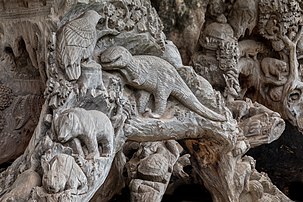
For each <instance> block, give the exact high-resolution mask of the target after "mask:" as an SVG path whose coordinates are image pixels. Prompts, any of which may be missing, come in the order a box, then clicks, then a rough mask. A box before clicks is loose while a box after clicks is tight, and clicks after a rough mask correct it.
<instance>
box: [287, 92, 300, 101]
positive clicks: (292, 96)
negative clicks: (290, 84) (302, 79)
mask: <svg viewBox="0 0 303 202" xmlns="http://www.w3.org/2000/svg"><path fill="white" fill-rule="evenodd" d="M300 97H301V92H300V91H299V90H295V91H293V92H292V93H290V94H289V96H288V101H289V102H294V101H297V100H299V99H300Z"/></svg>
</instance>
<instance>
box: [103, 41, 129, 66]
mask: <svg viewBox="0 0 303 202" xmlns="http://www.w3.org/2000/svg"><path fill="white" fill-rule="evenodd" d="M100 60H101V65H102V68H103V69H104V70H119V69H121V68H125V67H127V66H128V64H130V62H131V60H132V55H131V54H130V52H129V51H128V50H127V49H126V48H124V47H122V46H112V47H110V48H108V49H106V51H104V52H103V54H102V55H101V57H100Z"/></svg>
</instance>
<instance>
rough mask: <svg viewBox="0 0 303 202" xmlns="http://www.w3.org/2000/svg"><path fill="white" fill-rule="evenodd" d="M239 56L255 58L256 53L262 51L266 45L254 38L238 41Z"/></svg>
mask: <svg viewBox="0 0 303 202" xmlns="http://www.w3.org/2000/svg"><path fill="white" fill-rule="evenodd" d="M239 50H240V56H241V57H243V56H245V57H246V58H249V57H252V58H253V59H254V60H257V55H258V53H264V52H265V51H266V47H265V45H264V44H263V43H261V42H257V41H254V40H243V41H239Z"/></svg>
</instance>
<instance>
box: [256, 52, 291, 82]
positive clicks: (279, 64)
mask: <svg viewBox="0 0 303 202" xmlns="http://www.w3.org/2000/svg"><path fill="white" fill-rule="evenodd" d="M261 69H262V71H263V73H264V75H265V77H267V78H270V77H272V76H274V77H277V79H278V80H279V81H281V80H282V79H283V73H284V75H285V73H287V70H288V69H287V63H286V62H284V61H283V60H278V59H275V58H264V59H263V60H262V62H261Z"/></svg>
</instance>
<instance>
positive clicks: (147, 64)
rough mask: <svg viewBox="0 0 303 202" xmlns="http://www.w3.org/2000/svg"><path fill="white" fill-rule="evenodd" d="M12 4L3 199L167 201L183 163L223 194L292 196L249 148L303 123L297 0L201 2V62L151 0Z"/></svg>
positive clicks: (1, 27) (2, 32)
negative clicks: (181, 46) (186, 56)
mask: <svg viewBox="0 0 303 202" xmlns="http://www.w3.org/2000/svg"><path fill="white" fill-rule="evenodd" d="M1 3H2V7H1V4H0V10H1V12H2V13H1V14H0V19H1V22H0V37H1V46H0V48H1V49H0V51H1V52H0V56H1V59H0V68H1V69H0V71H1V73H3V74H2V75H1V76H0V110H1V112H2V113H1V114H0V134H1V136H0V138H1V139H0V142H1V146H0V151H1V152H0V153H1V155H0V163H5V162H8V161H10V160H13V159H15V160H14V162H13V163H12V164H11V165H10V166H7V167H6V168H5V169H1V170H0V171H1V174H0V198H1V201H90V200H91V201H94V200H95V201H97V200H107V201H108V200H110V199H111V198H112V197H113V195H114V194H116V193H119V192H120V191H121V189H122V188H123V187H128V188H129V190H130V201H161V200H162V198H163V195H164V194H165V192H166V190H167V188H168V186H169V185H170V181H171V180H173V179H172V176H176V177H178V178H180V179H183V180H184V181H183V182H185V181H186V178H188V177H191V176H190V175H191V174H192V173H187V172H186V171H185V170H184V167H185V166H191V167H192V168H193V173H195V176H196V178H197V179H198V180H197V181H199V183H203V184H204V185H205V187H206V188H207V189H208V190H209V192H210V193H211V195H212V199H213V201H267V200H268V201H270V200H271V201H290V199H288V198H287V197H286V196H285V195H284V194H283V193H282V192H281V191H280V190H278V189H277V188H276V187H275V186H274V185H273V184H272V182H271V181H270V179H269V178H268V177H267V176H266V174H264V173H259V172H258V171H257V170H256V169H255V161H254V159H253V158H252V157H250V156H246V155H245V154H246V152H247V151H248V150H249V149H250V148H252V147H257V146H259V145H262V144H268V143H271V142H272V141H274V140H276V139H277V138H279V136H280V135H281V134H282V132H283V130H284V128H285V123H284V121H283V119H282V118H284V119H287V120H289V121H291V122H292V124H294V125H295V126H297V127H298V128H299V129H302V128H303V126H302V123H301V119H302V117H301V111H302V110H301V108H302V107H301V88H302V86H303V85H301V83H302V82H301V77H300V76H301V75H300V69H299V68H300V66H299V63H298V58H300V54H301V53H300V51H301V50H300V42H301V41H300V40H301V38H302V29H301V18H300V17H301V15H302V10H301V7H300V4H299V2H297V1H291V2H290V1H282V2H280V3H279V2H276V1H267V0H260V1H240V0H238V1H228V2H225V1H210V2H209V7H208V8H207V6H208V5H207V3H205V5H204V4H203V5H200V6H202V7H203V9H204V11H205V12H204V13H203V15H206V13H208V15H209V16H208V17H206V18H205V19H204V20H205V24H204V20H201V19H200V20H199V22H200V24H199V27H200V28H201V34H200V39H199V40H198V39H197V37H195V40H196V43H197V46H199V47H197V51H194V50H193V49H192V50H191V51H192V52H194V54H193V55H192V56H191V57H190V60H191V62H190V64H191V65H192V66H187V63H186V64H185V65H184V62H183V60H182V59H181V54H180V52H179V51H178V48H177V47H176V46H175V45H174V43H173V42H172V41H169V40H166V36H165V34H164V33H163V24H162V22H161V20H160V18H159V16H158V14H157V12H156V10H155V9H154V8H153V7H152V6H151V3H150V1H149V0H138V1H128V0H118V1H116V0H115V1H114V0H113V1H112V0H110V1H90V0H87V1H60V0H58V1H51V0H47V1H38V0H31V1H22V2H17V1H10V2H8V1H2V2H1ZM281 5H282V6H281ZM283 9H284V10H283ZM30 12H33V14H32V15H29V16H26V14H27V13H30ZM204 17H205V16H204ZM288 17H289V18H290V20H288ZM2 19H3V20H2ZM285 19H287V20H285ZM196 20H197V19H196ZM257 24H258V25H259V28H257ZM14 28H15V29H16V30H23V31H20V32H16V31H14V32H12V33H13V34H11V35H10V34H9V33H10V32H11V31H12V30H13V29H14ZM254 30H257V31H254ZM256 35H258V36H259V37H263V38H264V40H262V41H261V40H260V41H257V40H255V38H256V37H255V36H256ZM243 38H245V39H243ZM264 41H265V42H266V43H265V42H264ZM252 89H253V90H252ZM43 90H44V93H43ZM43 95H44V98H42V97H43ZM258 102H259V103H261V104H259V103H258ZM42 103H44V104H42ZM262 104H264V105H265V106H264V105H262ZM41 106H42V107H41ZM267 107H268V108H267ZM38 109H39V110H38ZM277 112H278V113H277ZM279 113H280V114H279ZM9 114H10V115H12V117H11V118H9V117H8V115H9ZM281 117H282V118H281ZM18 135H19V136H18ZM25 139H26V140H25ZM23 140H24V142H26V143H23V145H22V144H20V142H21V141H23ZM14 142H16V143H17V144H16V145H17V146H16V147H12V145H13V144H14ZM19 145H22V146H23V147H22V148H21V147H20V148H21V149H19V150H18V148H19ZM9 147H11V148H9ZM25 147H26V149H25ZM2 151H3V152H2ZM4 151H5V154H3V155H2V153H4ZM18 156H19V157H18ZM189 156H190V157H189ZM17 157H18V158H17ZM16 158H17V159H16ZM125 169H126V171H127V172H126V173H124V174H123V170H125ZM58 179H59V180H58ZM27 181H29V183H28V185H27V186H25V183H26V182H27ZM118 181H119V183H116V184H117V187H114V185H115V182H118ZM172 184H173V183H172ZM172 184H171V185H172ZM24 186H25V187H24ZM172 186H173V185H172ZM112 187H114V188H112ZM94 195H95V196H94Z"/></svg>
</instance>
